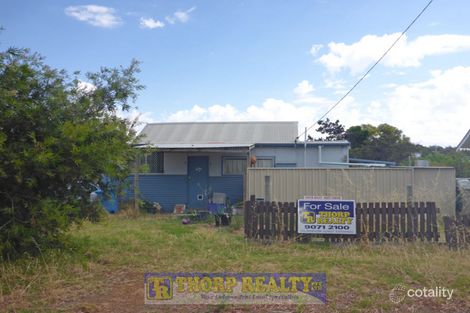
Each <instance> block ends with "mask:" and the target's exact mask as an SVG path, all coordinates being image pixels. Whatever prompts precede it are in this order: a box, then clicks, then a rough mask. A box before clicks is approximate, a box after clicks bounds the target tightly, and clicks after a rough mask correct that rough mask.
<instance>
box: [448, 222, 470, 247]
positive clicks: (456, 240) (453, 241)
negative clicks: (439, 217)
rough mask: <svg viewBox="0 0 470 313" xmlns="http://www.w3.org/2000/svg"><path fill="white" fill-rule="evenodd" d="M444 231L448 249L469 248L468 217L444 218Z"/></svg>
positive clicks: (469, 231)
mask: <svg viewBox="0 0 470 313" xmlns="http://www.w3.org/2000/svg"><path fill="white" fill-rule="evenodd" d="M443 219H444V231H445V237H446V242H447V244H448V245H449V248H452V249H460V248H468V247H470V215H460V216H457V217H456V218H455V219H454V218H451V217H449V216H444V217H443Z"/></svg>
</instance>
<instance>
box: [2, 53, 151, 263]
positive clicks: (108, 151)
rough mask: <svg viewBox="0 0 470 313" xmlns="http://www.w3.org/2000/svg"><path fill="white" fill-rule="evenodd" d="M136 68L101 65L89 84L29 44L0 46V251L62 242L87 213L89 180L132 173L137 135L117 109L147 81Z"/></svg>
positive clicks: (134, 64) (125, 105) (13, 251)
mask: <svg viewBox="0 0 470 313" xmlns="http://www.w3.org/2000/svg"><path fill="white" fill-rule="evenodd" d="M138 72H139V67H138V62H137V61H132V62H131V64H130V66H129V67H125V68H124V67H121V68H101V70H100V71H99V72H97V73H88V74H86V77H87V80H88V81H89V82H90V83H91V85H88V86H85V85H84V84H83V82H81V81H80V80H79V78H78V77H79V75H80V73H79V72H76V73H74V75H73V76H72V77H71V76H69V75H68V74H67V73H66V72H65V71H60V70H56V69H53V68H51V67H49V66H47V65H46V64H45V63H44V60H43V58H42V57H41V56H39V55H37V54H34V53H30V52H29V51H28V50H26V49H14V48H10V49H8V50H6V51H4V52H1V53H0V186H2V187H1V189H0V255H3V256H8V257H12V256H15V255H18V254H20V253H23V252H25V251H27V252H32V251H34V250H36V249H37V248H38V247H39V246H41V245H46V244H51V243H57V242H59V241H60V237H61V235H62V234H63V232H64V231H65V230H66V229H67V228H68V226H69V225H70V224H71V223H73V222H74V221H79V220H80V219H82V218H84V217H87V215H88V214H89V213H90V211H89V208H90V203H89V195H90V191H91V186H92V184H96V183H98V182H100V180H101V179H102V177H103V176H104V175H105V176H107V177H111V178H115V179H123V178H124V177H125V176H126V175H127V173H128V164H129V161H130V160H131V159H132V158H133V150H132V148H131V144H132V143H133V141H134V140H135V139H136V134H135V131H133V128H132V125H131V123H130V122H128V121H127V120H125V119H122V118H120V117H118V116H117V112H119V111H120V110H123V111H126V110H128V109H129V108H130V102H131V101H133V100H135V98H136V96H137V91H138V90H140V89H142V88H143V87H142V86H141V85H139V83H138V81H137V79H136V77H135V74H136V73H138ZM104 187H105V186H104Z"/></svg>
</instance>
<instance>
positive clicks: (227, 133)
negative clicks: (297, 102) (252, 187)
mask: <svg viewBox="0 0 470 313" xmlns="http://www.w3.org/2000/svg"><path fill="white" fill-rule="evenodd" d="M297 131H298V126H297V122H184V123H150V124H147V125H146V126H145V127H144V129H143V130H142V132H141V134H142V135H144V137H143V138H142V140H141V142H142V143H145V144H149V145H151V146H155V147H159V146H162V145H174V146H175V147H176V146H180V147H181V146H186V145H194V146H195V147H196V146H204V145H210V146H213V147H223V146H224V145H234V146H246V145H252V144H255V143H291V142H293V141H294V139H295V137H296V136H297ZM188 147H189V146H188Z"/></svg>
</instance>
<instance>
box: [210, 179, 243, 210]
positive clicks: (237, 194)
mask: <svg viewBox="0 0 470 313" xmlns="http://www.w3.org/2000/svg"><path fill="white" fill-rule="evenodd" d="M209 189H210V190H211V191H213V192H223V193H225V194H227V197H229V198H230V201H231V202H232V204H233V203H235V202H237V201H242V200H243V176H218V177H209Z"/></svg>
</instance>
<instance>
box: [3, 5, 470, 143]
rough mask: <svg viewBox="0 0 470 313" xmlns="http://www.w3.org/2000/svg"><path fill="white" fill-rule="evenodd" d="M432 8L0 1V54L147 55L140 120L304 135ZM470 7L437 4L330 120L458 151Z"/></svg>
mask: <svg viewBox="0 0 470 313" xmlns="http://www.w3.org/2000/svg"><path fill="white" fill-rule="evenodd" d="M428 2H429V0H414V1H409V0H395V1H386V0H355V1H349V0H331V1H328V0H296V1H287V0H252V1H241V0H240V1H236V0H217V1H215V0H213V1H197V0H194V1H186V0H185V1H182V0H181V1H179V0H173V1H169V0H166V1H150V0H149V1H144V0H136V1H93V0H90V1H85V2H81V1H65V0H55V1H45V0H43V1H39V0H29V1H26V0H2V1H1V3H2V5H1V9H0V25H1V26H3V28H4V30H3V31H2V32H1V33H0V49H1V50H5V49H7V48H8V47H10V46H15V47H26V48H30V49H31V50H32V51H36V52H39V53H40V54H41V55H43V56H44V57H45V58H46V61H45V62H46V63H47V64H48V65H50V66H53V67H56V68H60V69H65V70H67V71H68V72H70V73H72V72H74V71H76V70H80V71H81V72H89V71H92V72H93V71H98V70H99V69H100V67H101V66H108V67H117V66H121V65H122V66H127V65H129V64H130V62H131V60H132V59H133V58H134V59H137V60H139V61H141V62H142V64H141V69H142V71H141V73H139V74H138V78H139V79H140V82H141V83H142V84H143V85H145V86H146V88H145V90H144V91H142V92H141V93H140V95H139V98H138V100H137V102H136V103H135V106H136V107H137V109H133V111H132V112H130V113H129V116H130V117H134V116H136V115H139V116H140V117H139V119H140V120H141V121H142V122H179V121H245V120H249V121H259V120H284V121H298V122H299V134H300V133H301V132H302V131H303V130H304V128H305V127H310V126H312V125H313V124H314V123H315V122H316V121H317V120H318V119H319V118H320V117H321V116H322V115H323V114H324V113H325V112H326V111H327V110H328V109H329V108H330V107H331V106H332V105H334V104H335V103H336V102H337V101H338V100H339V99H340V98H341V97H342V96H343V95H344V94H345V93H346V91H347V90H348V89H349V88H350V87H351V86H352V85H354V83H355V82H356V81H357V80H358V79H359V78H360V77H361V76H362V75H363V74H364V73H365V71H367V69H368V68H369V67H370V66H371V65H372V64H373V63H374V62H375V61H376V60H377V59H378V58H379V57H380V56H381V55H382V54H383V52H384V51H385V50H386V49H387V48H388V47H389V46H390V45H391V44H392V43H393V41H394V40H395V39H396V38H397V37H398V36H399V35H400V33H401V32H402V31H403V30H404V29H405V27H406V26H407V25H408V24H409V23H410V22H411V21H412V20H413V19H414V18H415V16H416V15H417V14H418V13H419V12H420V11H421V10H422V9H423V8H424V7H425V5H426V4H427V3H428ZM469 12H470V1H468V0H434V2H433V3H432V4H431V5H430V6H429V8H428V9H427V10H426V11H425V12H424V14H423V15H422V16H421V18H420V19H419V20H418V21H417V22H416V23H415V24H414V25H413V27H412V28H411V29H410V30H409V31H408V32H407V33H406V35H405V36H404V37H403V38H402V39H401V40H400V41H399V42H398V43H397V45H396V46H395V47H394V48H393V49H392V50H391V51H390V53H389V54H388V55H387V56H386V57H385V58H384V59H383V61H382V62H381V63H380V64H379V65H378V66H377V67H376V68H375V69H374V70H373V71H372V72H371V73H370V74H369V75H368V76H367V77H366V78H365V79H364V80H363V81H362V83H361V84H360V85H359V86H358V87H357V88H356V89H355V90H354V91H353V92H352V93H351V94H350V95H349V96H348V97H346V98H345V99H344V101H343V102H342V103H340V104H339V105H338V106H337V107H336V108H335V109H334V110H332V111H331V113H330V114H329V115H328V116H327V117H328V118H330V119H331V120H337V119H338V120H340V122H341V123H342V124H344V125H346V126H347V127H349V126H353V125H360V124H373V125H378V124H381V123H388V124H391V125H394V126H396V127H398V128H399V129H401V130H402V131H403V132H404V134H405V135H406V136H408V137H410V138H411V141H412V142H414V143H419V144H424V145H442V146H456V145H457V144H458V143H459V142H460V140H461V139H462V138H463V137H464V135H465V134H466V132H467V131H468V130H469V129H470V118H469V117H470V19H468V14H469ZM84 82H85V83H86V81H84ZM315 128H316V126H313V127H312V128H311V130H310V131H309V134H311V135H313V136H314V137H315V136H318V135H317V134H315V133H314V129H315ZM293 140H294V138H293Z"/></svg>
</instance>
